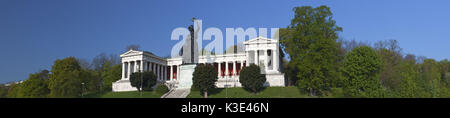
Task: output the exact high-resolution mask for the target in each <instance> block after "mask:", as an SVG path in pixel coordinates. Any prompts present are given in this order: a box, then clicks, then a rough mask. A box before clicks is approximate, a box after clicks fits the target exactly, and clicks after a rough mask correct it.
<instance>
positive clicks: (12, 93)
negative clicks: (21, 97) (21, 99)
mask: <svg viewBox="0 0 450 118" xmlns="http://www.w3.org/2000/svg"><path fill="white" fill-rule="evenodd" d="M19 90H20V83H19V84H16V83H11V84H10V85H9V87H8V98H16V97H17V95H18V93H19Z"/></svg>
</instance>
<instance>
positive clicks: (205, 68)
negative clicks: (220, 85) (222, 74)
mask: <svg viewBox="0 0 450 118" xmlns="http://www.w3.org/2000/svg"><path fill="white" fill-rule="evenodd" d="M192 76H193V77H192V82H193V84H192V87H193V88H195V89H199V90H200V91H202V92H203V95H204V97H205V98H208V90H210V89H213V88H215V87H216V85H215V82H216V81H217V70H216V68H215V67H214V66H213V65H211V64H199V65H197V66H196V67H195V70H194V73H193V74H192Z"/></svg>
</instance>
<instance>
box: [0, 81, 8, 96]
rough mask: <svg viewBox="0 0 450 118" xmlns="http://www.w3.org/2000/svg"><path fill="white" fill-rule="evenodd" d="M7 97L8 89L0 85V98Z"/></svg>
mask: <svg viewBox="0 0 450 118" xmlns="http://www.w3.org/2000/svg"><path fill="white" fill-rule="evenodd" d="M7 97H8V87H6V86H5V85H4V84H0V98H7Z"/></svg>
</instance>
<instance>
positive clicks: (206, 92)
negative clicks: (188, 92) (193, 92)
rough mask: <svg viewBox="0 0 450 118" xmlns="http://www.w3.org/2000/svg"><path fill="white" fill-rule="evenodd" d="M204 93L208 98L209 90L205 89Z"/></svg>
mask: <svg viewBox="0 0 450 118" xmlns="http://www.w3.org/2000/svg"><path fill="white" fill-rule="evenodd" d="M203 95H204V97H205V98H208V91H207V90H205V91H204V93H203Z"/></svg>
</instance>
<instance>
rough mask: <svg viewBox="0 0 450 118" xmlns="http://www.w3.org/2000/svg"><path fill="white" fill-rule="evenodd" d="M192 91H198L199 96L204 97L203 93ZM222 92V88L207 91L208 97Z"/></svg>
mask: <svg viewBox="0 0 450 118" xmlns="http://www.w3.org/2000/svg"><path fill="white" fill-rule="evenodd" d="M192 90H194V91H200V95H201V96H204V95H205V94H204V92H203V91H202V90H198V89H192ZM223 90H224V88H213V89H209V90H208V96H211V95H216V94H219V93H220V92H222V91H223Z"/></svg>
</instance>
